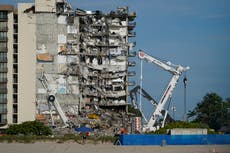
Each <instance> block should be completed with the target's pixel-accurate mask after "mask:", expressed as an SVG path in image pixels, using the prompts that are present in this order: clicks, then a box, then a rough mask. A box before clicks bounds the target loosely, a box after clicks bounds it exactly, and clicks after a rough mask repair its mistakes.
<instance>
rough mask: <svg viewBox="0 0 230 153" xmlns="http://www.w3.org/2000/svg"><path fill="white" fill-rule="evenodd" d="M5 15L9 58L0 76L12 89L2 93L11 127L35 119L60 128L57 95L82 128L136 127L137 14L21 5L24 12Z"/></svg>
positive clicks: (38, 1) (52, 2) (49, 1)
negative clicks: (131, 103) (132, 122)
mask: <svg viewBox="0 0 230 153" xmlns="http://www.w3.org/2000/svg"><path fill="white" fill-rule="evenodd" d="M0 13H1V18H0V19H1V20H0V22H1V29H0V30H1V31H0V32H1V46H3V47H1V52H4V53H1V58H4V60H5V59H6V56H7V59H9V60H7V61H6V62H4V61H3V62H4V63H3V64H1V65H6V66H4V71H2V69H1V71H0V72H1V74H2V72H4V75H1V76H3V77H4V81H1V80H0V81H1V82H0V83H2V82H3V83H4V85H5V87H7V88H6V89H5V87H4V91H3V90H1V93H0V94H1V97H2V98H1V103H4V105H2V106H4V111H2V113H1V116H2V119H1V120H2V121H3V119H4V121H3V122H2V125H3V126H2V127H3V128H5V127H7V125H9V124H17V123H21V122H24V121H28V120H34V119H38V120H44V119H45V121H44V122H45V123H47V124H51V123H50V122H53V123H54V122H55V121H56V123H59V122H60V121H59V120H58V119H57V120H55V121H52V117H50V116H52V115H53V116H54V117H55V116H56V114H57V113H58V112H57V109H55V107H54V106H52V105H50V103H48V102H47V95H48V94H49V93H52V94H54V95H55V98H56V100H57V101H58V104H60V107H61V109H62V111H63V112H64V113H63V114H64V115H66V116H67V117H69V118H71V119H72V121H73V122H74V124H75V125H80V124H82V123H84V124H90V126H91V127H104V129H105V128H108V127H109V126H113V125H114V124H117V127H121V126H126V125H124V124H128V123H129V121H128V120H129V119H128V118H127V117H126V116H125V115H124V114H127V105H128V95H129V94H128V88H129V86H132V85H135V82H132V81H130V80H131V79H130V77H132V76H134V75H135V71H132V67H134V66H135V62H134V61H133V59H132V57H135V56H136V53H135V51H133V48H134V47H135V41H134V39H133V38H135V32H134V28H135V22H134V20H135V17H136V14H135V12H133V13H130V12H129V9H128V7H119V8H117V9H116V10H114V11H110V12H109V13H103V12H102V11H86V10H82V9H76V10H75V9H73V8H72V7H71V5H70V4H69V3H68V2H67V1H66V0H46V1H44V0H35V2H34V3H19V4H18V9H17V10H16V9H14V8H13V6H10V7H9V6H8V5H7V6H6V5H4V6H2V7H0ZM2 35H3V36H4V39H3V38H2ZM7 38H8V39H7ZM4 46H7V47H4ZM7 49H8V50H7ZM2 50H3V51H2ZM2 56H4V57H2ZM11 59H13V60H11ZM1 63H2V60H1ZM5 67H7V68H8V70H9V71H5ZM11 72H13V73H12V74H11ZM6 75H7V78H8V81H7V80H6V79H5V76H6ZM11 75H12V76H11ZM11 80H13V82H12V81H11ZM1 87H2V86H1ZM12 87H13V88H12ZM3 92H4V93H3ZM6 97H7V98H6ZM12 106H13V107H12ZM5 108H6V109H5ZM12 108H13V109H12ZM6 110H8V111H6ZM50 114H51V115H50ZM12 116H13V117H12ZM59 116H60V115H59ZM57 118H58V115H57ZM54 119H55V118H54ZM95 119H98V120H97V121H95ZM93 122H94V123H93ZM53 123H52V124H53ZM102 123H103V125H101V124H102Z"/></svg>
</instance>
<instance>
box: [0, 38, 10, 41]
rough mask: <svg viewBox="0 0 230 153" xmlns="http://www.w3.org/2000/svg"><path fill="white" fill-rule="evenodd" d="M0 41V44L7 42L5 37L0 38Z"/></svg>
mask: <svg viewBox="0 0 230 153" xmlns="http://www.w3.org/2000/svg"><path fill="white" fill-rule="evenodd" d="M0 41H2V42H5V41H8V38H7V37H0Z"/></svg>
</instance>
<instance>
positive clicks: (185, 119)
mask: <svg viewBox="0 0 230 153" xmlns="http://www.w3.org/2000/svg"><path fill="white" fill-rule="evenodd" d="M183 82H184V121H185V122H187V121H188V119H187V114H186V113H187V110H186V108H187V104H186V86H187V78H186V75H185V77H184V79H183Z"/></svg>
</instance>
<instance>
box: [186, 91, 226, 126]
mask: <svg viewBox="0 0 230 153" xmlns="http://www.w3.org/2000/svg"><path fill="white" fill-rule="evenodd" d="M227 105H229V100H228V102H223V101H222V98H221V97H220V96H219V95H217V94H216V93H208V94H206V95H205V96H204V97H203V100H202V101H201V102H200V103H198V104H197V106H196V107H195V108H194V110H192V111H190V112H189V113H188V117H189V118H193V121H194V122H201V123H205V124H207V125H208V126H209V127H210V128H212V129H215V130H218V129H220V127H221V126H223V124H224V122H227V121H228V118H226V116H227V115H229V114H228V111H227Z"/></svg>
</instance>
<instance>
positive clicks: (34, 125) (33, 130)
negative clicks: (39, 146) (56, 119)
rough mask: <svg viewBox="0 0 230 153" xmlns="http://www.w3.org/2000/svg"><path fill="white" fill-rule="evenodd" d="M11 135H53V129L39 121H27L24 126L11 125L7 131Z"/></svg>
mask: <svg viewBox="0 0 230 153" xmlns="http://www.w3.org/2000/svg"><path fill="white" fill-rule="evenodd" d="M6 134H9V135H20V134H21V135H51V134H52V132H51V129H50V128H49V127H47V126H45V125H44V123H41V122H38V121H27V122H23V123H22V124H15V125H10V126H9V128H8V129H6Z"/></svg>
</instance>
